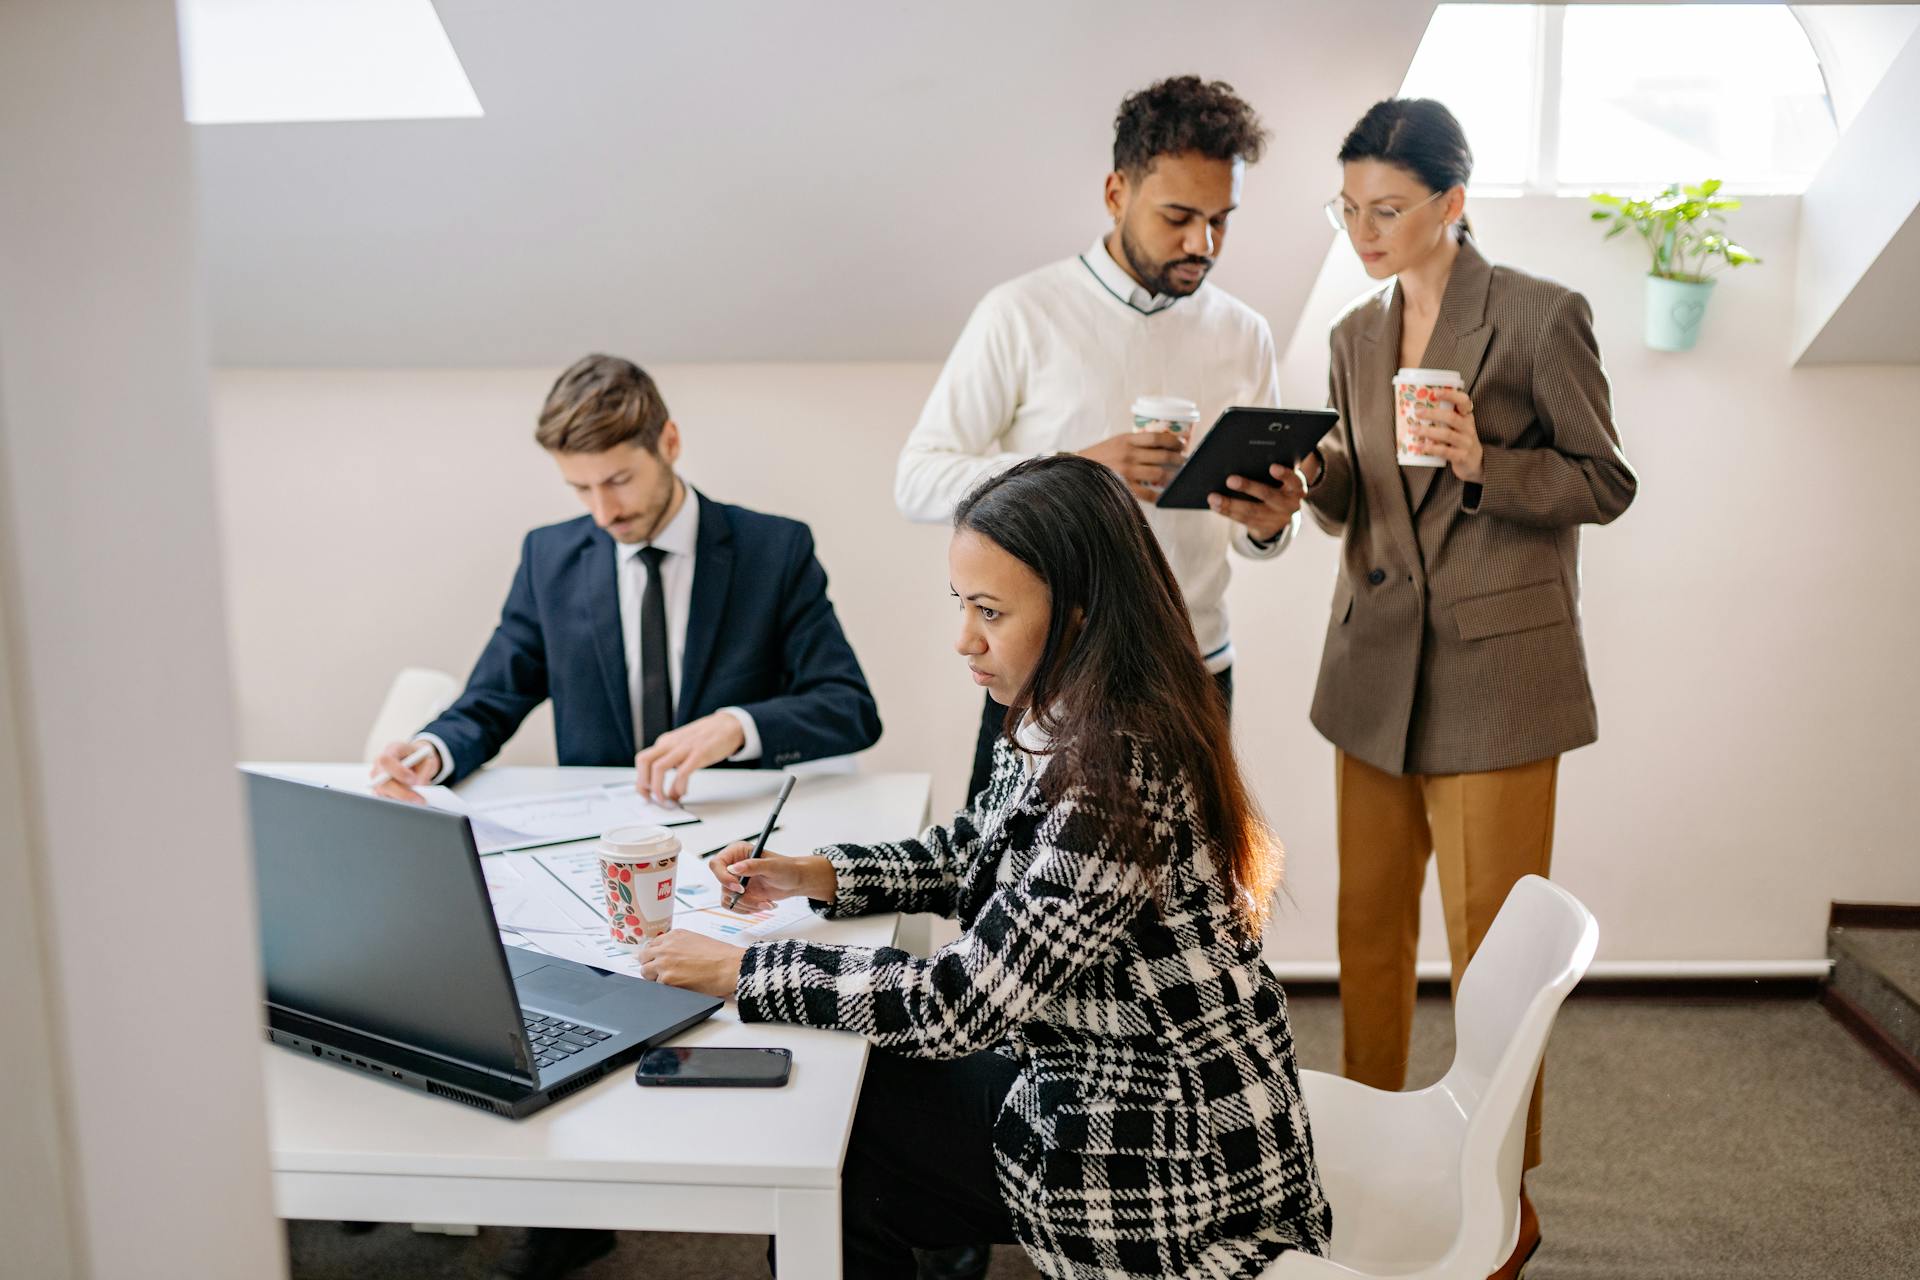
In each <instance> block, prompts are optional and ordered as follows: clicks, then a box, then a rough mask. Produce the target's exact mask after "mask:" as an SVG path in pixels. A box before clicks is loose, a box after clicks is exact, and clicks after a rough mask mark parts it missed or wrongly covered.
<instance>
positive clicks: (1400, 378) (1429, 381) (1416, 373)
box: [1393, 369, 1467, 387]
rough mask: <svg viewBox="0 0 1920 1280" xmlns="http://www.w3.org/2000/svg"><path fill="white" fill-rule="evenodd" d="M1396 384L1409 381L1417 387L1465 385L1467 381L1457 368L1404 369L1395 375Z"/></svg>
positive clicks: (1408, 382)
mask: <svg viewBox="0 0 1920 1280" xmlns="http://www.w3.org/2000/svg"><path fill="white" fill-rule="evenodd" d="M1393 381H1394V385H1395V386H1398V385H1400V384H1401V383H1403V382H1404V383H1407V384H1409V385H1411V386H1416V387H1464V386H1466V385H1467V384H1466V381H1465V380H1464V379H1462V378H1461V376H1460V371H1459V370H1457V369H1402V370H1401V371H1400V372H1398V373H1396V374H1394V375H1393Z"/></svg>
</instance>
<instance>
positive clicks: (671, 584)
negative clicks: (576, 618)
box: [419, 486, 760, 782]
mask: <svg viewBox="0 0 1920 1280" xmlns="http://www.w3.org/2000/svg"><path fill="white" fill-rule="evenodd" d="M685 495H686V496H685V497H684V499H682V501H681V503H680V510H679V511H677V512H675V513H674V517H673V519H671V520H669V521H667V527H666V528H664V529H662V530H660V532H659V534H658V535H657V536H655V538H654V539H653V541H652V542H650V543H646V542H634V543H627V542H616V543H614V544H613V576H614V586H615V588H616V589H617V590H618V592H619V594H620V651H621V652H622V653H623V654H625V655H626V660H627V706H628V707H629V708H630V709H631V710H632V714H633V736H634V740H635V741H638V740H639V737H640V732H641V724H640V601H641V599H642V598H643V597H644V595H645V594H646V590H647V562H646V561H644V560H642V559H641V558H640V551H641V549H642V548H643V547H648V546H654V547H659V548H660V549H661V550H662V551H665V552H666V553H667V554H666V557H665V558H664V559H662V560H661V561H660V589H661V591H662V592H663V593H664V594H665V597H666V600H665V603H666V606H667V680H668V682H669V683H668V692H669V694H670V695H671V697H672V699H673V705H674V706H675V707H678V706H679V705H680V672H681V670H682V669H683V668H684V666H685V662H684V659H685V657H686V652H687V615H688V614H689V613H691V612H692V610H693V566H694V559H695V557H696V556H697V555H698V554H699V548H700V498H699V495H698V494H696V493H694V491H693V489H692V488H691V487H690V486H689V487H687V488H686V489H685ZM720 710H722V711H724V712H726V713H727V714H728V715H730V716H732V717H733V718H734V719H735V720H738V721H739V722H740V731H741V733H743V734H744V735H745V736H746V742H745V743H744V744H743V745H742V746H741V748H740V749H739V750H738V751H736V752H734V753H733V754H732V755H731V756H728V757H727V758H728V759H729V760H757V759H759V758H760V727H759V726H758V725H756V724H755V723H754V722H753V716H752V715H751V714H749V713H748V712H747V711H745V710H743V709H742V708H740V707H721V708H720ZM419 737H420V741H422V742H431V743H432V744H433V748H434V750H435V751H438V752H439V753H440V761H441V768H440V773H439V775H438V776H436V777H435V778H434V781H435V782H439V781H441V780H442V779H443V778H445V777H446V776H447V775H448V774H449V773H451V772H453V753H452V752H450V751H448V750H447V744H446V743H444V742H442V741H441V740H440V738H439V735H437V734H432V733H423V734H421V735H419Z"/></svg>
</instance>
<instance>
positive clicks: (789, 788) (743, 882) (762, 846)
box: [727, 774, 794, 911]
mask: <svg viewBox="0 0 1920 1280" xmlns="http://www.w3.org/2000/svg"><path fill="white" fill-rule="evenodd" d="M793 783H794V777H793V775H792V774H788V775H787V780H786V781H785V782H783V783H781V784H780V795H779V798H778V799H776V800H775V801H774V802H773V812H772V813H770V814H768V815H767V825H766V829H765V830H763V831H762V832H761V833H760V838H759V839H758V840H755V841H754V842H753V852H752V853H750V854H748V855H747V858H748V860H749V861H751V860H752V859H754V858H757V857H759V856H760V855H761V853H762V852H764V851H765V850H766V847H767V837H768V836H770V835H772V834H773V824H774V823H776V822H778V821H780V809H781V807H782V806H783V805H785V804H786V803H787V797H788V796H790V795H792V794H793ZM749 879H751V877H750V876H741V877H740V890H739V892H738V893H735V894H734V895H733V901H732V902H729V903H728V904H727V910H729V911H731V910H733V908H734V906H735V905H736V904H738V903H739V901H740V897H741V895H742V894H744V893H746V891H747V881H748V880H749Z"/></svg>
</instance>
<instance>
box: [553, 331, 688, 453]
mask: <svg viewBox="0 0 1920 1280" xmlns="http://www.w3.org/2000/svg"><path fill="white" fill-rule="evenodd" d="M666 425H667V402H666V401H665V400H664V399H662V398H661V396H660V388H659V387H658V386H656V385H654V381H653V379H652V377H650V376H649V375H648V373H647V371H646V370H645V369H642V368H641V367H640V366H639V365H637V364H635V363H634V362H633V361H631V360H622V359H621V358H620V357H619V356H603V355H591V356H585V357H583V358H581V359H579V360H576V361H574V362H573V364H571V365H569V366H568V368H567V371H566V372H565V373H563V374H561V375H560V376H559V377H558V378H556V379H554V383H553V389H552V390H550V391H548V392H547V402H546V403H545V404H544V405H542V406H541V407H540V420H539V423H538V424H537V425H536V426H535V428H534V432H533V438H534V440H535V441H536V442H538V443H539V445H540V447H541V448H542V449H546V450H549V451H551V452H553V453H604V452H606V451H607V450H608V449H611V448H613V447H614V446H615V445H622V444H637V445H639V446H640V447H641V448H642V449H645V450H646V451H647V452H648V453H656V454H657V453H658V452H659V451H660V432H661V430H662V428H664V427H665V426H666Z"/></svg>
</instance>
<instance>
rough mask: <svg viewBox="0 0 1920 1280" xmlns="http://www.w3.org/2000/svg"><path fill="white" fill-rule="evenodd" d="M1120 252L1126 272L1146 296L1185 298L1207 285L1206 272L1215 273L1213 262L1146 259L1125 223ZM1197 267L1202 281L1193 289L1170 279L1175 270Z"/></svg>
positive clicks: (1193, 284)
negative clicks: (1124, 262)
mask: <svg viewBox="0 0 1920 1280" xmlns="http://www.w3.org/2000/svg"><path fill="white" fill-rule="evenodd" d="M1120 252H1121V253H1122V254H1123V255H1124V256H1125V257H1126V259H1127V268H1128V270H1130V271H1132V272H1133V274H1134V275H1135V276H1136V277H1137V278H1138V279H1139V281H1140V283H1141V284H1142V285H1144V286H1145V287H1146V289H1147V292H1149V293H1152V294H1156V295H1160V294H1164V295H1165V296H1166V297H1169V298H1184V297H1186V296H1187V295H1188V294H1190V293H1194V292H1196V291H1197V290H1198V289H1199V288H1200V286H1201V285H1203V284H1205V283H1206V280H1207V272H1209V271H1211V270H1212V269H1213V259H1212V258H1175V259H1173V260H1172V261H1171V262H1155V261H1154V260H1153V259H1152V258H1149V257H1148V256H1147V255H1146V251H1145V250H1143V249H1142V248H1141V247H1140V246H1139V245H1138V244H1136V243H1134V239H1133V236H1132V234H1131V233H1129V232H1128V230H1127V228H1126V225H1125V224H1124V223H1123V224H1121V227H1120ZM1185 266H1197V267H1199V268H1200V277H1199V279H1197V280H1195V281H1194V282H1193V283H1192V284H1191V285H1184V284H1179V283H1177V282H1176V281H1174V280H1173V279H1172V278H1171V276H1172V273H1173V269H1174V268H1175V267H1185Z"/></svg>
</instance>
